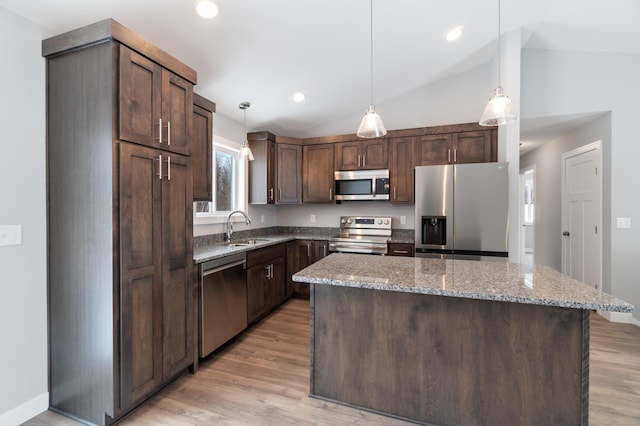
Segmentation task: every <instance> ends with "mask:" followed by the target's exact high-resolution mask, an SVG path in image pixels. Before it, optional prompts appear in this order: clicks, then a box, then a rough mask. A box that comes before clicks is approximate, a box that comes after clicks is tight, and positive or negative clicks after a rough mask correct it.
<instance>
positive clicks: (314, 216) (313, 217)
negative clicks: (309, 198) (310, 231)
mask: <svg viewBox="0 0 640 426" xmlns="http://www.w3.org/2000/svg"><path fill="white" fill-rule="evenodd" d="M310 220H311V223H313V222H315V221H316V215H315V214H312V215H311V218H310Z"/></svg>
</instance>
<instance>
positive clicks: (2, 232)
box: [0, 225, 22, 246]
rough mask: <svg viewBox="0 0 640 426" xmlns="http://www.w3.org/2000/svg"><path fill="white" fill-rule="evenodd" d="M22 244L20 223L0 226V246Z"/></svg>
mask: <svg viewBox="0 0 640 426" xmlns="http://www.w3.org/2000/svg"><path fill="white" fill-rule="evenodd" d="M20 244H22V225H2V226H0V246H19V245H20Z"/></svg>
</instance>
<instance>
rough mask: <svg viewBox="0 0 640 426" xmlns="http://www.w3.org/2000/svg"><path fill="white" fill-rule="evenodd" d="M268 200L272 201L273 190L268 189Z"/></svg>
mask: <svg viewBox="0 0 640 426" xmlns="http://www.w3.org/2000/svg"><path fill="white" fill-rule="evenodd" d="M269 199H270V200H271V201H273V188H269Z"/></svg>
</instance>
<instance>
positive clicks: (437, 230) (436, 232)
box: [422, 216, 447, 246]
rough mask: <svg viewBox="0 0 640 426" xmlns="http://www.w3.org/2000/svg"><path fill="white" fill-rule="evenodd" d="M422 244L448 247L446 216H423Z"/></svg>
mask: <svg viewBox="0 0 640 426" xmlns="http://www.w3.org/2000/svg"><path fill="white" fill-rule="evenodd" d="M422 244H429V245H437V246H444V245H447V217H446V216H422Z"/></svg>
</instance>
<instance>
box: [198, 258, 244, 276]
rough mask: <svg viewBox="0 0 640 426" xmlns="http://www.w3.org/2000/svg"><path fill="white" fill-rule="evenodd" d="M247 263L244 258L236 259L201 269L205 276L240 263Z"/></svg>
mask: <svg viewBox="0 0 640 426" xmlns="http://www.w3.org/2000/svg"><path fill="white" fill-rule="evenodd" d="M246 263H247V261H246V260H238V261H236V262H231V263H225V264H224V265H220V266H218V267H217V268H212V269H207V270H204V271H202V276H203V277H206V276H207V275H211V274H215V273H216V272H220V271H224V270H225V269H229V268H233V267H234V266H238V265H242V266H244V265H245V264H246Z"/></svg>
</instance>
